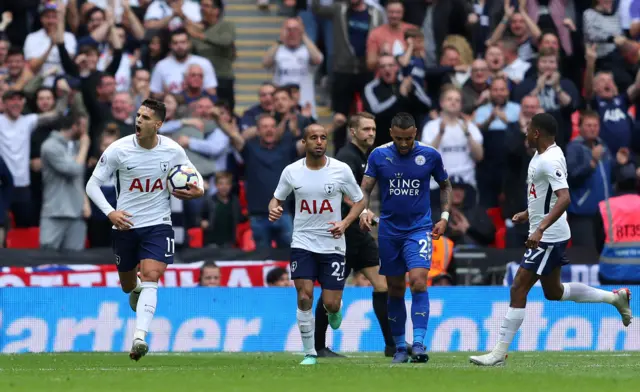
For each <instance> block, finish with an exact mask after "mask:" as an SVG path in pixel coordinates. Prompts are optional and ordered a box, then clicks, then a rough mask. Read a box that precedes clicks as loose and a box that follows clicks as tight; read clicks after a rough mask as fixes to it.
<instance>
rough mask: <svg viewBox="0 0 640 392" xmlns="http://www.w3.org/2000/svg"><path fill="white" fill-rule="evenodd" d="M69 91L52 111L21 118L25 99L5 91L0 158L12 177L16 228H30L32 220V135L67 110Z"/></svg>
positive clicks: (16, 92) (0, 127) (18, 93)
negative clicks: (30, 163) (30, 170)
mask: <svg viewBox="0 0 640 392" xmlns="http://www.w3.org/2000/svg"><path fill="white" fill-rule="evenodd" d="M67 99H68V91H66V94H65V95H64V96H62V97H60V98H59V99H58V102H57V104H56V107H55V110H53V111H49V112H46V113H41V114H27V115H22V114H21V113H22V111H23V109H24V104H25V99H24V95H23V94H22V92H20V91H8V92H6V93H5V94H4V96H3V103H4V105H5V113H4V114H0V156H2V158H3V159H4V161H5V163H6V164H7V167H8V168H9V170H10V171H11V175H12V176H13V184H14V187H15V188H14V190H13V198H12V201H11V211H12V212H13V216H14V219H15V222H16V226H17V227H30V226H32V225H34V224H36V222H34V219H33V211H32V208H33V207H32V205H31V189H30V188H29V185H30V184H31V176H30V172H29V158H30V155H31V134H32V133H33V131H35V130H36V128H37V127H39V126H42V125H45V124H48V123H51V122H53V121H55V120H57V119H58V117H59V116H60V115H61V114H62V113H63V112H64V111H65V110H66V109H67Z"/></svg>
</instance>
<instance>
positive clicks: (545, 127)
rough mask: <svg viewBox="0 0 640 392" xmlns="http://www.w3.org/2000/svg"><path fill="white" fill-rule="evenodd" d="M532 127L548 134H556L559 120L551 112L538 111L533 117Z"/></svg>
mask: <svg viewBox="0 0 640 392" xmlns="http://www.w3.org/2000/svg"><path fill="white" fill-rule="evenodd" d="M530 127H531V128H533V129H537V130H538V131H541V132H542V133H544V134H545V135H547V136H556V134H557V133H558V122H557V121H556V119H555V118H554V117H553V116H552V115H550V114H549V113H538V114H536V115H535V116H533V117H532V118H531V125H530Z"/></svg>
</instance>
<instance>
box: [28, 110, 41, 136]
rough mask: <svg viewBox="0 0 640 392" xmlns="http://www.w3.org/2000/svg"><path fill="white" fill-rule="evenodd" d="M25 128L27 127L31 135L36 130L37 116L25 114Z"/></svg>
mask: <svg viewBox="0 0 640 392" xmlns="http://www.w3.org/2000/svg"><path fill="white" fill-rule="evenodd" d="M25 117H26V119H27V127H29V133H33V131H35V130H36V129H37V128H38V115H37V114H35V113H32V114H27V115H26V116H25Z"/></svg>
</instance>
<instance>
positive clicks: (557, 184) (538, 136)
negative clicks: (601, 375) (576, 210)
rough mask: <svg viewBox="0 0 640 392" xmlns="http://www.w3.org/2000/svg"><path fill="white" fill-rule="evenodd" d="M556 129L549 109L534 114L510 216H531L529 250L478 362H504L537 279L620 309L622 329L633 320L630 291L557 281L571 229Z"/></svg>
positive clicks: (573, 297) (572, 297)
mask: <svg viewBox="0 0 640 392" xmlns="http://www.w3.org/2000/svg"><path fill="white" fill-rule="evenodd" d="M557 129H558V124H557V122H556V120H555V119H554V118H553V116H551V115H550V114H547V113H541V114H536V115H535V116H533V118H532V119H531V123H530V124H529V126H528V128H527V143H528V145H529V147H531V148H535V150H536V153H535V155H534V156H533V158H532V159H531V162H530V163H529V172H528V175H527V194H528V208H527V211H523V212H519V213H517V214H515V215H514V216H513V218H512V220H513V222H515V223H524V222H526V221H527V220H529V239H527V241H526V242H525V246H526V247H527V251H526V253H525V254H524V257H523V259H522V261H521V263H520V268H519V269H518V272H517V274H516V277H515V279H514V281H513V284H512V285H511V303H510V305H509V310H508V311H507V314H506V316H505V318H504V320H503V321H502V326H501V327H500V335H499V337H498V343H497V344H496V346H495V347H494V349H493V351H491V352H490V353H488V354H485V355H480V356H472V357H470V358H469V359H470V361H471V362H472V363H474V364H476V365H479V366H502V365H504V364H505V361H506V358H507V349H508V348H509V345H510V344H511V341H512V340H513V338H514V336H515V335H516V333H517V332H518V329H519V328H520V325H521V324H522V321H523V320H524V315H525V310H524V309H525V306H526V303H527V294H528V293H529V291H530V290H531V287H533V285H534V284H535V283H536V282H537V281H538V279H539V280H540V283H541V284H542V289H543V290H544V296H545V298H546V299H548V300H551V301H573V302H592V303H594V302H595V303H608V304H611V305H613V306H615V307H616V308H617V309H618V312H620V316H622V323H623V324H624V326H625V327H626V326H628V325H629V324H630V323H631V318H632V316H631V307H630V306H629V300H630V298H631V292H630V291H629V289H627V288H624V289H620V290H614V291H613V292H609V291H605V290H600V289H596V288H593V287H590V286H587V285H585V284H582V283H576V282H571V283H562V281H561V280H560V270H561V267H562V266H563V265H565V264H567V263H568V260H567V258H566V256H565V249H566V246H567V243H568V242H569V239H571V231H570V230H569V224H568V223H567V213H566V210H567V207H569V204H570V203H571V199H570V197H569V185H568V184H567V163H566V161H565V159H564V154H563V153H562V150H561V149H560V147H558V146H557V145H556V143H555V136H556V133H557Z"/></svg>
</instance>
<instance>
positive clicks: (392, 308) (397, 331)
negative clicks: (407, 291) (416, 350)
mask: <svg viewBox="0 0 640 392" xmlns="http://www.w3.org/2000/svg"><path fill="white" fill-rule="evenodd" d="M387 314H388V319H389V326H390V327H391V335H393V340H394V342H395V343H396V349H402V348H404V349H406V348H407V344H406V342H405V338H404V334H405V331H404V328H405V324H406V323H407V309H406V308H405V306H404V297H392V296H389V302H388V309H387Z"/></svg>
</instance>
